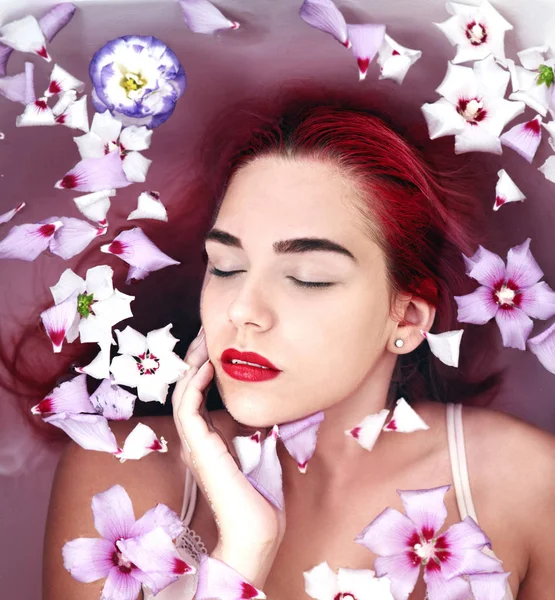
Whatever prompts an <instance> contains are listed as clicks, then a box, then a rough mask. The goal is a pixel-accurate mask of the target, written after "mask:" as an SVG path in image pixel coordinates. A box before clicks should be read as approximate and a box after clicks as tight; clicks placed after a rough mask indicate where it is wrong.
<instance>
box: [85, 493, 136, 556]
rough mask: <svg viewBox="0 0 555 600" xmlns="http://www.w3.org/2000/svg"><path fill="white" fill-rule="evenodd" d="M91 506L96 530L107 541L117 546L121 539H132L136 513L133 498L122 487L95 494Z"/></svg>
mask: <svg viewBox="0 0 555 600" xmlns="http://www.w3.org/2000/svg"><path fill="white" fill-rule="evenodd" d="M91 506H92V511H93V516H94V526H95V529H96V530H97V531H98V533H100V535H101V536H102V537H103V538H104V539H105V540H109V541H110V542H112V543H114V544H115V543H116V541H117V540H119V539H120V538H127V537H130V535H131V531H132V528H133V525H134V524H135V513H134V512H133V504H132V503H131V498H130V497H129V494H128V493H127V492H126V491H125V489H124V488H123V487H122V486H121V485H119V484H116V485H113V486H112V487H111V488H109V489H107V490H106V491H104V492H100V493H98V494H95V495H94V496H93V498H92V503H91Z"/></svg>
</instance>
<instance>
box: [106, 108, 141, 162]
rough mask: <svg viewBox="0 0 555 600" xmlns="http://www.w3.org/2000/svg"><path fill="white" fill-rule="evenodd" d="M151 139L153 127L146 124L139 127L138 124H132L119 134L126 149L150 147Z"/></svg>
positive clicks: (120, 140)
mask: <svg viewBox="0 0 555 600" xmlns="http://www.w3.org/2000/svg"><path fill="white" fill-rule="evenodd" d="M108 114H110V113H108ZM151 140H152V129H149V128H148V127H144V126H143V127H137V126H136V125H131V126H130V127H125V128H124V129H123V130H122V131H121V134H120V136H119V143H120V144H121V145H122V146H123V149H124V150H135V151H138V152H140V151H141V150H146V149H147V148H150V142H151Z"/></svg>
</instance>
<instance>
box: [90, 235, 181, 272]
mask: <svg viewBox="0 0 555 600" xmlns="http://www.w3.org/2000/svg"><path fill="white" fill-rule="evenodd" d="M100 250H101V251H102V252H106V253H107V254H114V255H115V256H119V257H120V258H121V259H122V260H124V261H125V262H126V263H128V264H129V265H131V267H132V269H130V270H129V274H128V276H127V283H129V281H130V280H131V279H132V278H134V279H144V278H145V277H146V276H147V275H148V274H149V273H151V272H153V271H158V270H159V269H163V268H164V267H168V266H170V265H178V264H180V263H179V261H177V260H174V259H173V258H170V257H169V256H168V255H167V254H164V253H163V252H162V251H161V250H159V249H158V247H157V246H155V245H154V244H153V243H152V242H151V241H150V240H149V239H148V237H147V236H146V235H145V234H144V233H143V231H142V229H141V228H140V227H135V228H133V229H127V230H125V231H122V232H121V233H120V234H119V235H118V236H117V237H116V238H114V240H113V241H112V243H111V244H106V245H104V246H102V247H101V248H100Z"/></svg>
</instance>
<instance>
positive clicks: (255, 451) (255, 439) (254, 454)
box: [232, 431, 262, 475]
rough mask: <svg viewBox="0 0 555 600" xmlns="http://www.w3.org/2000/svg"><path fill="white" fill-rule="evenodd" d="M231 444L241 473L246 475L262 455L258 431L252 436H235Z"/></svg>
mask: <svg viewBox="0 0 555 600" xmlns="http://www.w3.org/2000/svg"><path fill="white" fill-rule="evenodd" d="M232 442H233V447H234V448H235V452H236V453H237V457H238V458H239V462H240V464H241V472H242V473H243V474H245V475H247V474H248V473H250V472H251V471H252V470H253V469H254V467H256V465H257V464H258V463H259V462H260V457H261V455H262V444H261V443H260V431H256V432H255V433H253V434H252V435H245V436H241V435H237V436H235V437H234V438H233V440H232Z"/></svg>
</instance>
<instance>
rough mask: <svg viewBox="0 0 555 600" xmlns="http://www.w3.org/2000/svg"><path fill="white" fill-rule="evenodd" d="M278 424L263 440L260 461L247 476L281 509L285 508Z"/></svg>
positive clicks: (265, 496)
mask: <svg viewBox="0 0 555 600" xmlns="http://www.w3.org/2000/svg"><path fill="white" fill-rule="evenodd" d="M277 436H278V426H277V425H274V427H273V428H272V431H271V432H270V433H269V434H268V436H267V437H266V439H265V440H264V441H263V442H262V453H261V456H260V462H259V463H258V465H256V467H255V468H254V469H253V470H252V471H251V472H250V473H249V474H248V475H247V476H246V477H247V479H248V480H249V481H250V482H251V484H252V485H253V486H254V487H255V488H256V489H257V490H258V491H259V492H260V493H261V494H262V495H263V496H264V498H266V499H267V500H268V501H269V502H271V503H272V504H273V505H274V506H275V507H276V508H278V509H279V510H283V481H282V474H281V464H280V462H279V458H278V455H277V452H276V440H277Z"/></svg>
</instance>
